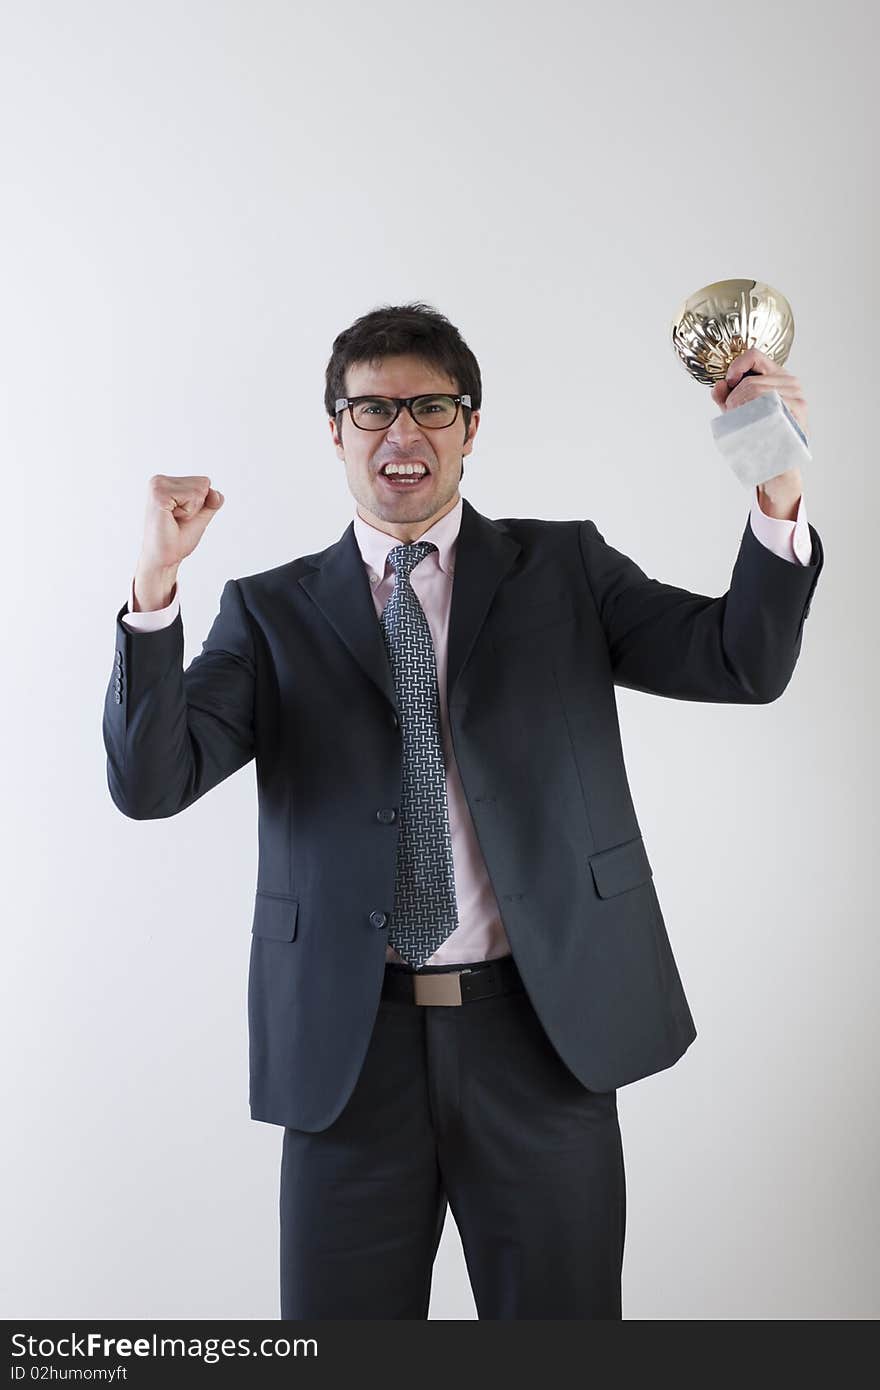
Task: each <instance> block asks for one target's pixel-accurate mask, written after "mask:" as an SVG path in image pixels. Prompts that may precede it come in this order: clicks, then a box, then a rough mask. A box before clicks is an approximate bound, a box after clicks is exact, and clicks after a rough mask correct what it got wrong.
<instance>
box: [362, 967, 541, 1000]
mask: <svg viewBox="0 0 880 1390" xmlns="http://www.w3.org/2000/svg"><path fill="white" fill-rule="evenodd" d="M524 989H525V985H524V984H523V982H522V977H521V975H520V973H519V970H518V969H517V966H516V962H515V961H514V959H513V956H512V955H506V956H499V957H498V958H497V959H496V960H480V961H473V962H472V963H470V964H468V965H457V966H453V967H452V968H451V969H449V968H447V967H446V966H442V967H441V966H424V967H423V968H422V969H421V970H412V969H410V968H409V967H407V966H405V965H400V964H398V963H397V962H396V961H386V963H385V979H384V982H383V985H382V998H383V999H398V1000H402V1001H403V1002H404V1003H407V1004H429V1005H434V1004H468V1003H470V1002H471V1000H474V999H489V998H491V997H492V995H495V994H518V993H520V992H521V991H523V990H524Z"/></svg>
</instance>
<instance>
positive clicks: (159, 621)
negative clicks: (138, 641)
mask: <svg viewBox="0 0 880 1390" xmlns="http://www.w3.org/2000/svg"><path fill="white" fill-rule="evenodd" d="M179 612H180V594H179V591H178V587H177V580H176V579H175V581H174V587H173V589H172V590H171V602H170V603H169V604H168V606H167V607H166V608H154V609H153V610H152V611H151V612H149V613H135V611H134V580H133V579H132V581H131V590H130V592H129V596H128V612H127V613H123V615H122V624H123V626H124V627H127V628H128V630H129V632H158V631H159V629H160V628H163V627H170V626H171V624H172V623H173V622H174V619H175V618H176V617H177V615H178V613H179Z"/></svg>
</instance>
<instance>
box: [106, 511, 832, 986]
mask: <svg viewBox="0 0 880 1390" xmlns="http://www.w3.org/2000/svg"><path fill="white" fill-rule="evenodd" d="M461 513H462V499H461V497H459V499H458V502H457V503H456V505H455V506H454V507H453V508H452V510H451V511H449V512H447V513H446V515H445V516H442V517H441V518H440V520H439V521H436V522H435V523H434V525H433V526H431V527H429V529H428V530H427V531H424V532H423V533H422V535H421V536H420V537H419V540H423V541H433V543H434V544H435V545H436V546H437V550H436V551H435V552H434V553H432V554H431V555H428V556H426V557H425V559H424V560H423V561H422V562H421V564H419V565H417V566H416V568H415V569H414V570H413V572H412V574H411V576H410V583H411V584H412V587H413V589H414V590H415V593H416V596H417V598H418V600H419V602H420V603H421V605H422V608H423V609H424V611H425V617H426V618H427V620H428V626H429V628H430V630H431V637H432V639H433V642H434V654H435V656H436V660H437V682H438V690H439V695H440V725H441V733H442V739H443V755H444V759H445V763H446V798H447V804H448V808H449V831H450V835H451V838H452V862H453V870H454V874H455V894H456V902H457V905H458V926H457V928H456V929H455V931H454V932H452V934H451V935H450V936H448V937H447V938H446V940H445V941H444V942H443V944H442V945H441V946H440V947H438V949H437V950H436V951H435V952H434V954H433V955H432V956H431V957H430V958H429V959H428V960H427V961H426V962H425V964H426V965H451V964H456V963H458V962H461V963H466V962H468V961H476V960H490V959H493V958H494V957H496V956H504V955H508V954H509V953H510V943H509V941H508V939H507V935H506V933H505V931H504V927H503V926H502V922H501V913H500V911H499V908H498V901H497V899H496V897H495V893H494V890H493V888H492V884H491V882H490V880H489V874H488V872H487V869H486V865H485V862H484V860H483V856H482V854H481V853H480V847H479V843H478V841H477V836H476V832H475V830H474V825H473V821H472V819H471V814H470V810H469V809H468V804H467V798H466V797H465V794H464V788H463V786H462V784H461V778H460V777H459V774H458V767H457V765H456V761H455V754H454V751H453V747H452V740H451V737H450V733H449V713H448V710H447V707H446V649H447V635H448V630H449V610H450V604H451V600H452V580H453V576H454V574H455V544H456V540H457V538H458V531H459V526H460V525H461ZM750 524H751V528H752V532H753V534H754V535H755V537H756V539H757V540H759V541H760V542H761V544H762V545H765V546H766V547H767V548H768V550H772V551H773V552H774V554H776V555H779V556H780V557H781V558H782V559H783V560H789V561H791V562H792V563H793V564H801V565H808V564H809V562H810V555H811V553H812V548H813V544H812V540H811V538H810V533H809V528H808V525H807V512H806V506H805V503H804V499H803V496H801V499H800V502H799V504H798V510H797V516H796V517H795V519H794V520H793V521H781V520H779V519H777V518H776V517H771V516H767V515H766V513H765V512H763V511H762V510H761V507H760V504H759V502H758V489H757V487H756V488H755V489H754V493H753V496H752V507H751V513H750ZM354 533H355V538H356V540H357V543H358V546H359V548H360V552H361V558H362V559H363V562H364V565H365V566H366V570H367V574H368V576H369V580H370V587H371V589H372V593H373V603H374V605H375V608H376V616H377V617H378V616H379V615H380V614H381V612H382V609H383V608H384V607H385V604H386V603H387V602H388V599H389V598H390V597H391V591H392V589H393V587H394V571H393V570H392V569H391V568H390V567H389V566H387V564H386V560H387V556H388V552H389V550H391V549H392V548H393V547H394V546H395V545H399V544H400V542H399V541H398V540H397V538H396V537H395V536H390V535H388V533H387V532H385V531H378V530H377V529H376V528H375V526H371V525H370V524H369V523H368V522H366V521H364V519H363V517H361V516H360V515H359V513H358V512H357V509H355V516H354ZM179 609H180V590H179V584H175V586H174V590H173V592H172V597H171V602H170V603H169V604H168V606H167V607H166V608H159V609H156V610H155V611H153V612H150V613H135V612H134V580H133V579H132V584H131V595H130V598H129V602H128V610H129V611H128V613H126V614H124V615H123V618H122V622H123V623H124V625H125V626H126V627H127V628H128V629H129V630H130V631H132V632H155V631H157V630H158V629H159V628H162V627H167V626H169V625H170V624H171V623H173V622H174V619H175V618H176V617H177V614H178V611H179ZM385 959H386V960H389V961H401V960H402V957H401V956H400V955H399V954H398V953H397V951H395V949H394V947H393V946H391V945H389V946H387V948H386V951H385Z"/></svg>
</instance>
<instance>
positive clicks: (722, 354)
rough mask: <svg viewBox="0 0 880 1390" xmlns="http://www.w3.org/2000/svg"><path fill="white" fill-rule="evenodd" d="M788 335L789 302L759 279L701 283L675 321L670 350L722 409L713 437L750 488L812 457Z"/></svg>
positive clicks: (790, 323) (790, 335) (791, 324)
mask: <svg viewBox="0 0 880 1390" xmlns="http://www.w3.org/2000/svg"><path fill="white" fill-rule="evenodd" d="M793 339H794V316H793V314H792V312H791V305H790V304H789V303H788V300H787V299H786V298H785V296H784V295H782V294H780V293H779V291H778V290H775V289H773V288H772V287H771V286H770V285H766V284H763V283H761V282H760V281H757V280H718V281H716V282H715V283H714V284H711V285H705V286H704V287H703V289H700V290H697V291H696V292H695V293H694V294H692V295H690V296H689V298H688V299H686V300H685V301H684V302H683V303H682V304H681V305H680V306H679V309H678V311H677V313H676V314H675V316H674V317H673V320H672V346H673V348H674V349H675V351H676V353H677V354H678V356H679V358H680V359H681V361H682V362H683V363H684V366H685V368H686V369H687V372H688V374H689V375H690V376H692V377H693V378H694V380H695V381H699V382H701V383H702V384H703V385H706V386H709V385H711V386H712V388H713V389H712V399H713V400H714V401H715V403H716V404H717V405H719V406H720V407H721V409H722V412H723V413H722V415H721V416H720V417H718V418H716V419H714V420H713V421H712V434H713V436H714V438H715V442H716V444H717V445H718V448H719V450H720V451H721V453H722V454H723V455H724V456H725V457H726V458H727V461H728V463H729V464H730V466H731V468H732V469H733V471H734V473H735V474H736V476H737V477H738V478H739V479H740V481H741V482H742V483H744V484H745V485H746V486H749V487H753V486H754V485H755V484H757V483H764V482H767V481H768V480H769V479H771V478H776V477H778V476H779V475H780V474H782V473H785V472H786V471H788V470H789V469H795V468H800V467H801V466H802V465H803V464H804V463H805V462H811V461H812V456H811V454H810V452H809V450H808V448H807V436H806V423H807V420H806V401H805V400H804V397H803V395H802V389H801V384H800V382H799V381H798V379H797V378H796V377H794V376H792V375H791V373H790V372H786V371H784V370H783V366H784V363H785V361H786V359H787V357H788V354H789V351H790V349H791V344H792V341H793ZM755 379H756V380H755Z"/></svg>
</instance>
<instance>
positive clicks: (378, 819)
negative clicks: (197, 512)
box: [103, 499, 823, 1131]
mask: <svg viewBox="0 0 880 1390" xmlns="http://www.w3.org/2000/svg"><path fill="white" fill-rule="evenodd" d="M810 534H811V538H812V542H813V550H812V557H811V563H810V564H809V565H808V566H802V565H799V564H795V563H790V562H788V561H786V560H784V559H782V558H781V557H780V556H778V555H775V554H773V552H772V551H770V550H768V549H767V548H766V547H765V546H763V545H762V544H761V543H760V542H759V541H758V540H757V539H756V538H755V536H754V535H753V533H752V530H751V527H750V525H749V523H748V521H747V522H746V527H745V530H744V532H743V535H742V539H741V541H740V547H739V553H738V555H737V558H736V562H735V564H734V567H733V573H732V576H731V581H730V588H729V589H728V591H727V593H726V594H722V595H721V596H720V597H718V598H712V597H708V596H705V595H703V594H694V593H690V592H688V591H687V590H686V589H680V588H676V587H674V586H672V585H669V584H663V583H660V582H659V581H658V580H656V579H651V578H648V577H647V576H646V574H645V573H644V572H643V571H642V570H641V569H640V568H639V566H638V565H637V564H635V563H634V562H633V561H632V560H631V559H629V558H628V557H627V556H626V555H624V554H622V553H621V552H620V551H618V550H615V549H614V548H613V547H612V546H610V545H608V544H607V543H606V541H605V539H604V537H603V536H602V535H601V533H600V532H599V531H598V530H597V528H596V526H595V525H594V523H593V522H592V521H589V520H586V521H544V520H533V519H521V518H506V519H504V520H496V521H493V520H490V519H489V518H487V517H485V516H482V515H481V514H480V513H479V512H478V511H476V510H475V508H474V507H472V506H471V505H470V503H469V502H468V501H467V500H466V499H465V500H464V505H463V511H462V520H461V530H460V533H459V537H458V543H457V551H456V567H455V580H454V585H453V593H452V606H451V611H450V623H449V654H448V684H447V690H448V706H449V719H450V725H451V733H452V739H453V743H454V747H455V754H456V759H457V762H458V768H459V771H460V774H461V780H462V783H463V786H464V789H465V793H466V796H467V800H468V805H469V808H470V811H471V814H472V816H473V820H474V825H475V828H476V832H477V836H478V839H479V842H480V846H481V849H482V852H483V855H484V857H485V860H486V865H487V868H488V872H489V875H490V878H491V882H492V885H493V887H494V890H495V893H496V895H497V898H498V903H499V905H500V908H501V913H502V920H503V922H504V927H505V930H506V932H507V935H508V938H509V941H510V944H511V949H512V951H513V955H514V958H515V960H516V963H517V965H518V966H519V969H520V972H521V975H522V978H523V981H524V983H525V986H526V989H527V991H528V994H529V996H530V998H531V1001H532V1003H533V1005H534V1007H535V1009H536V1011H537V1013H538V1015H539V1017H540V1019H541V1021H542V1024H543V1026H544V1028H545V1030H546V1032H547V1034H548V1036H549V1038H550V1040H551V1042H552V1043H553V1045H554V1047H555V1048H556V1050H557V1051H558V1053H559V1055H560V1057H561V1058H562V1059H563V1061H564V1062H565V1063H566V1065H567V1066H568V1067H569V1068H570V1070H571V1071H572V1072H573V1073H574V1075H575V1076H576V1077H577V1078H578V1079H579V1080H580V1081H581V1082H582V1083H583V1084H584V1085H585V1086H588V1087H590V1088H591V1089H593V1090H598V1091H606V1090H611V1089H614V1088H617V1087H620V1086H625V1085H627V1084H628V1083H630V1082H633V1081H636V1080H638V1079H639V1078H641V1077H644V1076H649V1075H651V1074H652V1073H654V1072H657V1071H660V1070H662V1069H663V1068H665V1067H669V1066H671V1065H672V1064H673V1063H674V1062H675V1061H677V1059H678V1058H679V1057H680V1056H681V1055H682V1053H683V1052H684V1051H685V1050H686V1048H687V1047H689V1045H690V1043H691V1042H692V1041H693V1039H694V1037H695V1036H696V1029H695V1027H694V1021H693V1018H692V1017H691V1013H690V1009H689V1007H688V1003H687V1000H686V998H685V995H684V992H683V989H682V984H681V980H680V977H679V974H678V970H677V968H676V964H675V961H674V959H673V955H672V951H671V948H670V945H669V940H668V938H667V934H666V929H665V924H664V920H663V915H662V913H661V911H660V905H659V902H658V898H657V893H656V891H655V888H654V883H653V878H652V869H651V864H650V861H649V858H648V855H647V853H646V850H645V845H644V842H643V840H642V836H641V833H640V830H639V823H638V820H637V818H636V813H635V809H634V807H633V803H632V799H631V796H630V790H629V786H628V783H627V775H626V771H625V767H624V758H623V751H622V748H621V740H620V730H619V725H618V717H617V707H616V701H615V695H614V687H615V685H621V686H626V687H628V688H630V689H633V690H643V691H647V692H649V693H651V694H655V695H665V696H667V697H668V698H671V699H677V700H701V701H712V702H731V703H737V704H765V703H768V702H770V701H772V700H776V699H777V698H778V697H779V696H780V695H781V694H782V692H783V691H784V690H785V688H786V686H787V684H788V682H789V680H790V678H791V675H792V672H793V670H794V667H795V664H796V662H797V658H798V655H799V652H800V646H801V637H802V633H803V625H804V620H805V618H806V616H807V614H808V612H809V609H810V600H811V598H812V594H813V590H814V588H815V586H816V582H817V580H818V577H819V572H820V570H821V569H822V565H823V552H822V544H821V541H820V539H819V536H818V533H817V532H816V530H815V529H814V528H813V527H812V526H810ZM125 611H126V609H125V605H123V607H122V608H121V609H120V610H119V612H118V614H117V618H116V664H115V667H114V672H113V676H111V678H110V682H109V686H108V689H107V695H106V699H105V704H104V715H103V735H104V744H105V747H106V750H107V779H108V785H109V789H110V795H111V797H112V799H113V801H114V803H115V805H116V806H117V807H118V808H119V810H120V811H122V812H123V813H124V814H125V815H126V816H130V817H132V818H133V819H135V820H151V819H156V818H159V817H165V816H174V815H177V813H178V812H179V811H183V810H185V809H186V808H187V807H188V806H191V805H192V804H193V802H194V801H197V800H198V798H199V797H200V796H204V794H205V792H208V791H210V790H211V788H212V787H215V786H216V785H217V784H218V783H219V782H221V781H222V780H223V779H224V778H225V777H229V776H230V775H231V774H232V773H234V772H235V771H236V770H237V769H238V768H241V767H243V766H244V765H245V764H246V763H247V762H249V761H250V759H251V758H255V759H256V776H257V789H258V802H259V868H258V876H257V884H256V893H255V904H254V916H253V924H252V940H251V955H250V970H249V981H248V1021H249V1036H250V1110H251V1116H252V1118H253V1119H256V1120H265V1121H268V1122H269V1123H272V1124H278V1125H288V1126H292V1127H294V1128H298V1129H304V1130H310V1131H316V1130H321V1129H324V1128H325V1127H326V1126H328V1125H330V1124H331V1123H332V1122H333V1120H334V1119H335V1118H336V1117H337V1116H338V1115H339V1113H340V1111H341V1110H342V1108H343V1106H344V1105H345V1102H346V1100H347V1099H348V1097H349V1095H350V1094H351V1091H352V1089H353V1087H354V1085H355V1082H356V1080H357V1077H358V1074H359V1071H360V1068H361V1065H362V1063H363V1060H364V1056H365V1053H366V1048H367V1044H368V1042H369V1039H370V1033H371V1030H372V1027H373V1024H374V1021H375V1018H376V1012H377V1008H378V1004H379V997H380V990H381V986H382V979H383V974H384V967H385V947H386V943H387V940H388V935H389V926H390V914H391V908H392V904H393V897H394V876H395V865H396V849H397V835H398V821H397V819H396V818H394V819H392V818H389V817H388V816H387V815H383V814H382V813H383V812H384V811H387V809H388V808H390V807H396V806H398V805H399V802H400V786H401V734H400V728H399V722H398V714H397V704H396V695H395V690H394V684H393V680H392V676H391V671H390V667H389V664H388V661H387V657H386V653H385V648H384V645H383V642H382V635H381V629H380V627H379V623H378V621H377V618H376V612H375V608H374V606H373V597H372V594H371V592H370V586H369V582H368V578H367V574H366V571H365V568H364V564H363V561H362V559H361V555H360V551H359V549H358V546H357V542H356V539H355V535H354V523H353V522H352V523H351V524H349V526H348V527H347V528H346V530H345V531H344V532H343V534H342V536H341V537H340V538H339V540H338V541H336V542H335V543H334V544H333V545H330V546H328V547H327V548H326V549H325V550H321V551H318V552H316V553H315V554H312V555H307V556H303V557H301V558H299V559H296V560H292V561H290V562H289V563H288V564H284V565H280V566H278V567H277V568H275V569H271V570H266V571H265V572H263V573H261V574H255V575H249V576H247V577H246V578H242V579H230V580H229V581H228V582H227V583H226V584H225V586H224V588H223V592H222V595H221V599H220V607H219V612H218V613H217V616H216V618H215V619H214V622H213V625H212V627H211V630H210V632H209V634H208V637H207V639H206V640H205V642H204V643H203V647H202V652H201V654H200V655H199V656H197V657H195V659H194V660H193V661H192V662H191V663H190V665H189V666H188V667H187V669H186V670H184V669H183V625H182V621H181V618H180V615H178V616H177V618H176V619H175V621H174V623H173V624H171V625H170V626H169V627H167V628H165V629H163V630H160V631H158V632H143V633H136V632H130V631H128V630H127V629H126V628H125V627H124V626H123V624H122V621H121V618H122V615H123V613H124V612H125Z"/></svg>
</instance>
